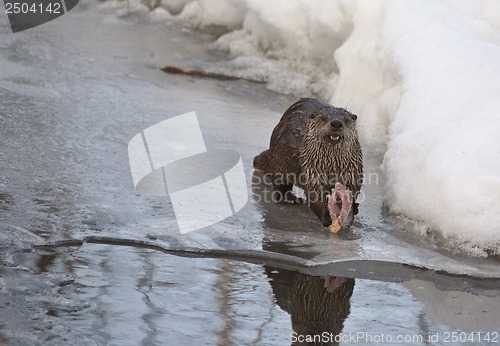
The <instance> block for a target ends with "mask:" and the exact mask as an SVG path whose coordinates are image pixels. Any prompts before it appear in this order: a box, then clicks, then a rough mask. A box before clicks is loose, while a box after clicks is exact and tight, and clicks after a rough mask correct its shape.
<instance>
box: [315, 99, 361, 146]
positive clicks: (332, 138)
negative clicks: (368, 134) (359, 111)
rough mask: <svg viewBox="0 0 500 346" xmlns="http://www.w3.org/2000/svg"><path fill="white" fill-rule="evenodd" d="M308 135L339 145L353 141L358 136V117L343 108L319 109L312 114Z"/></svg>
mask: <svg viewBox="0 0 500 346" xmlns="http://www.w3.org/2000/svg"><path fill="white" fill-rule="evenodd" d="M309 117H310V120H309V124H308V135H313V136H314V137H316V138H317V139H322V140H324V141H325V142H327V143H329V144H332V145H337V144H339V143H342V142H344V141H346V140H348V141H350V140H353V139H354V138H355V137H357V135H356V119H357V116H356V115H354V114H352V113H350V112H348V111H346V110H345V109H343V108H336V107H333V106H332V107H327V108H326V107H325V108H319V109H317V110H316V111H314V112H313V113H311V114H310V116H309Z"/></svg>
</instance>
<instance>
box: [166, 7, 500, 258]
mask: <svg viewBox="0 0 500 346" xmlns="http://www.w3.org/2000/svg"><path fill="white" fill-rule="evenodd" d="M161 3H162V6H164V7H165V8H166V9H167V10H169V11H170V12H171V13H172V14H176V13H180V14H179V15H178V18H181V19H182V20H184V21H186V22H188V23H189V24H190V25H191V26H193V27H196V28H199V29H202V30H203V29H206V28H209V27H213V26H217V27H222V28H225V32H226V33H225V34H224V35H222V36H221V37H219V39H218V40H217V42H216V46H217V47H218V48H222V49H226V50H228V51H229V52H230V53H231V55H232V57H233V58H234V60H233V61H232V64H233V67H236V68H238V69H239V70H245V69H246V70H247V72H248V73H253V74H256V75H266V76H267V77H268V78H269V81H270V87H271V88H274V89H276V90H279V91H285V92H286V91H288V92H294V93H295V94H297V95H300V96H307V95H310V94H311V93H312V94H319V95H320V96H322V97H323V98H327V99H330V101H331V102H332V103H333V104H335V105H338V106H342V107H346V108H348V109H349V110H351V111H353V112H355V113H357V114H358V115H359V120H358V122H359V131H360V137H361V140H362V143H363V145H364V150H365V153H367V154H383V157H384V159H383V169H384V172H385V174H386V182H387V186H386V187H385V191H387V195H386V201H387V204H388V205H389V207H390V208H391V210H392V211H393V212H394V213H397V214H402V215H405V216H407V217H409V218H411V219H413V220H418V221H421V222H424V223H425V224H426V225H428V226H429V229H430V230H434V231H437V232H438V233H439V234H441V235H442V236H444V238H446V239H447V241H448V243H449V244H452V245H453V246H454V247H458V248H461V249H465V250H467V251H469V252H471V253H476V254H484V250H485V249H487V250H488V251H489V252H491V253H496V254H498V253H499V250H498V248H499V244H500V97H499V96H498V95H499V92H500V2H498V1H495V0H491V1H445V0H442V1H437V0H421V1H418V2H416V1H415V2H410V1H383V0H372V1H357V2H356V1H341V0H339V1H332V0H316V1H312V0H295V1H290V0H273V1H272V2H269V1H264V0H196V1H192V0H162V1H161Z"/></svg>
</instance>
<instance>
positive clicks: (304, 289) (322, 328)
mask: <svg viewBox="0 0 500 346" xmlns="http://www.w3.org/2000/svg"><path fill="white" fill-rule="evenodd" d="M265 272H266V274H267V276H268V277H269V279H270V283H271V287H272V290H273V293H274V296H275V297H276V303H277V304H278V305H279V307H280V308H281V309H283V310H284V311H286V312H288V313H289V314H290V317H291V320H292V329H293V333H292V335H291V344H292V345H338V343H336V342H335V335H338V334H339V333H340V332H341V331H342V328H343V327H344V321H345V319H346V318H347V316H348V315H349V311H350V299H351V296H352V292H353V290H354V279H350V278H343V277H331V276H330V277H317V276H310V275H305V274H302V273H297V272H293V271H289V270H284V269H276V268H271V267H267V266H265Z"/></svg>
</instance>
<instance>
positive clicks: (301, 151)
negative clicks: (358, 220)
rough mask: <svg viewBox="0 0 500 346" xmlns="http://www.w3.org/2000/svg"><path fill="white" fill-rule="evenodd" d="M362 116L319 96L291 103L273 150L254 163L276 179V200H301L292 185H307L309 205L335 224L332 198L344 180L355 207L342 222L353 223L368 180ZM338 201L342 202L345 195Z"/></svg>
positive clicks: (325, 223)
mask: <svg viewBox="0 0 500 346" xmlns="http://www.w3.org/2000/svg"><path fill="white" fill-rule="evenodd" d="M356 119H357V116H356V115H354V114H352V113H350V112H349V111H347V110H345V109H343V108H337V107H334V106H332V105H330V104H328V103H326V102H324V101H321V100H317V99H312V98H303V99H301V100H299V101H298V102H296V103H294V104H293V105H291V106H290V108H288V109H287V110H286V111H285V113H284V114H283V116H282V117H281V119H280V121H279V123H278V125H276V127H275V128H274V130H273V133H272V135H271V141H270V144H269V149H268V150H265V151H263V152H262V153H261V154H259V155H257V156H256V157H255V159H254V161H253V166H254V168H255V169H256V170H260V171H263V172H264V173H266V174H269V176H270V177H271V182H272V184H273V197H274V200H276V201H277V202H288V203H301V202H302V199H301V198H298V197H296V196H294V195H293V193H292V188H293V186H294V185H295V186H297V187H300V188H302V189H303V190H304V192H305V195H306V201H307V203H308V205H309V207H310V208H311V209H312V210H313V212H314V213H315V214H316V215H317V216H318V218H319V219H320V220H321V222H322V224H323V226H325V227H327V226H329V225H330V224H331V223H332V219H331V216H330V212H329V208H328V196H329V195H330V194H331V192H332V190H333V191H335V184H336V183H337V182H340V183H341V184H343V185H344V186H345V188H346V189H348V190H350V192H352V196H353V198H352V199H347V200H349V201H351V200H352V205H351V206H349V208H348V209H349V216H348V218H347V219H346V220H344V222H343V223H342V225H341V226H342V228H347V227H349V226H350V225H351V224H352V222H353V220H354V215H355V214H357V212H358V203H356V197H357V195H358V194H359V191H360V189H361V184H362V182H363V179H362V177H363V154H362V152H361V145H360V144H359V140H358V133H357V130H356ZM338 200H339V201H338V203H341V200H342V198H339V199H338ZM344 200H346V199H345V198H344ZM330 209H331V208H330ZM342 209H344V210H345V209H346V206H343V208H342Z"/></svg>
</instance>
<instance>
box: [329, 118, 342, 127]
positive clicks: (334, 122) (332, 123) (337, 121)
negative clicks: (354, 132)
mask: <svg viewBox="0 0 500 346" xmlns="http://www.w3.org/2000/svg"><path fill="white" fill-rule="evenodd" d="M330 124H331V125H332V127H333V128H334V129H340V128H342V126H343V125H344V124H342V121H340V120H333V121H332V122H331V123H330Z"/></svg>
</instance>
